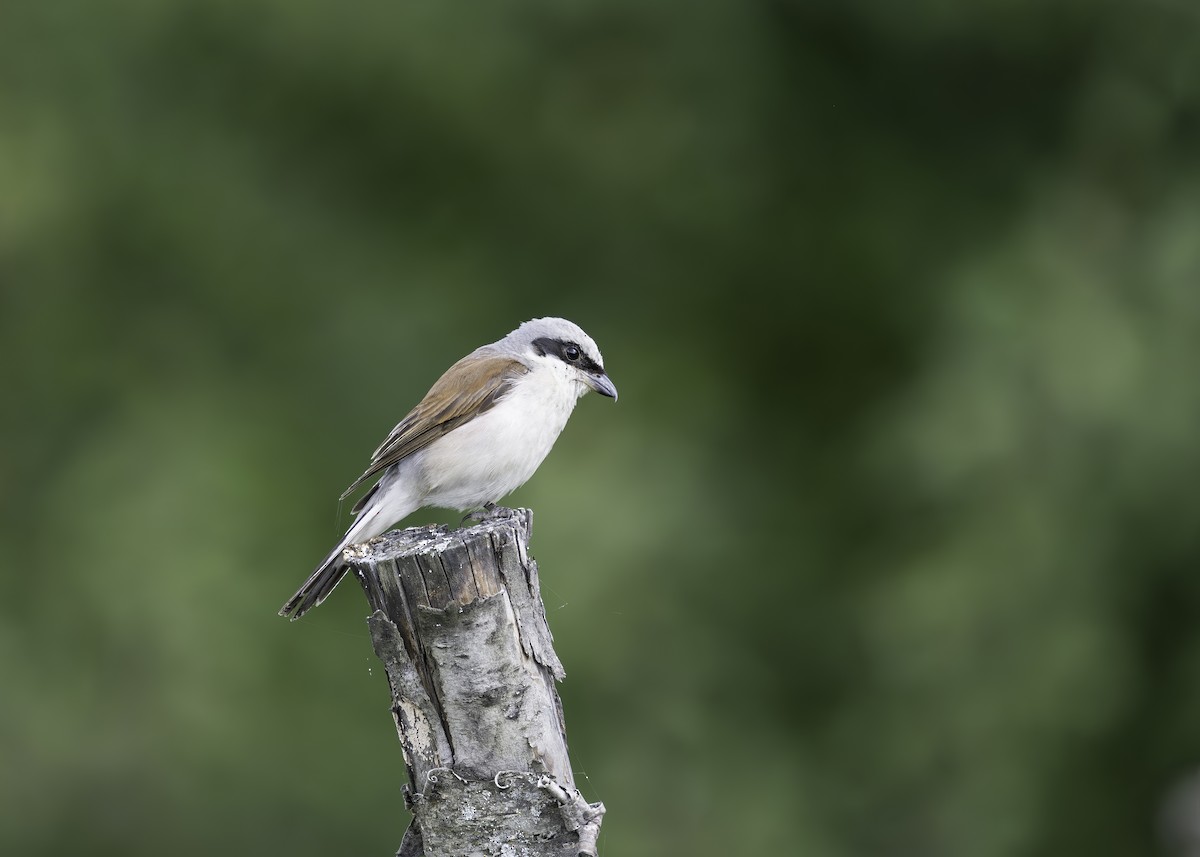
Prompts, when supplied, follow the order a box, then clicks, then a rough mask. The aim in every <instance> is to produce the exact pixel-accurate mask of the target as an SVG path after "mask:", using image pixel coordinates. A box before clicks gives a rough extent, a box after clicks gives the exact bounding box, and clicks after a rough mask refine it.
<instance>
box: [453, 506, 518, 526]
mask: <svg viewBox="0 0 1200 857" xmlns="http://www.w3.org/2000/svg"><path fill="white" fill-rule="evenodd" d="M515 514H517V513H516V511H515V510H514V509H508V508H505V507H504V506H497V505H496V504H495V503H484V504H483V508H482V509H476V510H475V511H473V512H468V513H467V514H466V515H464V516H463V519H462V522H463V523H464V524H465V523H466V522H467V521H474V522H475V523H477V524H482V523H483V522H484V521H502V520H505V519H507V518H511V517H513V516H514V515H515Z"/></svg>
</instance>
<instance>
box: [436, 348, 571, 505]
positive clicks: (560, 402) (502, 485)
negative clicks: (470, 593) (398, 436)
mask: <svg viewBox="0 0 1200 857" xmlns="http://www.w3.org/2000/svg"><path fill="white" fill-rule="evenodd" d="M565 370H566V367H565V366H564V367H562V371H560V370H559V369H558V368H557V367H555V366H553V365H546V364H539V365H537V366H535V367H534V369H533V370H532V371H530V372H529V373H528V374H526V375H523V376H522V377H521V378H520V380H518V381H517V382H516V383H515V385H514V386H513V389H512V391H511V392H510V393H509V394H508V395H506V396H505V397H504V399H502V400H501V401H500V403H499V404H497V405H496V406H495V407H493V408H492V409H491V410H489V411H487V412H486V413H484V414H482V415H480V416H478V417H476V418H475V419H473V420H471V421H470V422H467V423H464V424H463V425H461V426H459V427H458V428H456V429H455V430H454V431H452V432H450V433H449V434H447V435H446V436H445V437H443V438H441V439H440V440H437V441H435V442H434V443H433V444H431V445H430V446H429V447H428V448H427V449H426V450H425V451H424V455H423V456H422V461H421V475H422V481H423V482H424V483H425V484H426V485H427V486H428V494H427V495H426V497H425V505H429V506H439V507H442V508H446V509H473V508H477V507H479V506H482V505H483V504H485V503H494V502H496V501H498V500H500V499H501V498H503V497H505V496H506V495H508V494H510V493H512V492H513V491H515V490H516V489H517V488H519V487H520V486H521V485H524V484H525V482H526V481H527V480H528V479H529V477H530V476H532V475H533V473H534V471H535V470H537V468H538V465H540V464H541V463H542V461H543V460H544V459H545V458H546V456H547V455H548V454H549V452H550V449H551V448H552V447H553V446H554V441H556V440H558V436H559V434H561V433H562V430H563V428H564V427H565V426H566V424H567V418H568V417H570V416H571V411H573V410H574V409H575V403H576V402H577V401H579V397H580V396H582V395H583V393H584V392H585V390H586V388H585V387H583V385H582V384H581V383H580V382H578V381H577V380H575V379H574V378H573V377H571V376H570V375H569V374H568V373H567V372H566V371H565Z"/></svg>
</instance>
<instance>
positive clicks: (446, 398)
mask: <svg viewBox="0 0 1200 857" xmlns="http://www.w3.org/2000/svg"><path fill="white" fill-rule="evenodd" d="M528 371H529V370H528V369H526V368H525V366H523V365H522V364H521V363H519V362H517V361H516V360H513V359H512V358H509V357H494V356H489V355H477V354H468V355H467V356H466V357H464V358H463V359H462V360H459V361H458V362H457V363H455V364H454V365H453V366H451V367H450V368H449V369H447V370H446V373H445V374H444V375H442V377H441V378H439V379H438V380H437V383H435V384H434V385H433V387H431V388H430V390H429V392H428V393H426V394H425V398H424V399H422V400H421V401H420V403H419V404H418V405H417V406H416V407H415V408H413V409H412V410H411V411H409V412H408V415H407V416H406V417H405V418H404V419H402V420H400V422H399V423H398V424H397V426H396V427H395V428H394V429H392V433H391V434H389V435H388V436H387V439H386V440H385V441H384V442H383V443H381V444H380V445H379V449H377V450H375V454H374V455H372V456H371V466H370V467H368V468H367V470H366V472H365V473H363V475H362V476H360V477H358V478H357V479H355V480H354V484H353V485H351V486H350V487H349V488H347V489H346V491H345V493H343V494H342V499H343V500H344V499H346V497H347V496H349V495H350V494H351V493H352V492H353V491H354V489H355V488H357V487H358V486H360V485H362V484H363V483H364V482H366V481H367V480H368V479H370V478H371V477H372V476H375V475H377V474H379V473H382V472H383V471H384V470H386V469H387V468H389V467H391V466H392V465H393V464H395V463H397V462H398V461H402V460H403V459H405V458H407V457H408V456H410V455H412V454H413V453H414V452H416V451H417V450H419V449H423V448H425V447H426V446H428V445H429V444H431V443H433V442H434V441H435V440H437V439H438V438H439V437H441V436H442V435H444V434H446V433H447V432H449V431H452V430H454V429H455V428H457V427H458V426H460V425H462V424H463V423H465V422H468V421H469V420H472V419H474V418H475V417H477V416H479V415H480V414H482V413H485V412H487V411H488V410H490V409H491V408H492V407H494V406H495V404H496V403H497V402H498V401H500V399H502V398H503V397H504V394H505V393H507V392H508V391H509V389H510V388H511V387H512V384H513V382H514V381H515V380H516V379H517V378H519V377H521V376H522V375H524V374H525V373H526V372H528ZM369 496H370V492H368V494H367V497H369ZM367 497H363V498H362V500H359V502H358V503H356V504H355V506H354V509H353V511H354V512H356V513H357V512H358V511H360V510H361V509H362V506H363V504H364V502H365V501H366V499H367Z"/></svg>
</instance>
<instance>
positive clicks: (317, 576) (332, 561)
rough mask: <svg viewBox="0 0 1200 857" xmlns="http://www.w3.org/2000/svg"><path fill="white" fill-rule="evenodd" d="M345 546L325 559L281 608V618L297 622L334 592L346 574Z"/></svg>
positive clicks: (343, 544)
mask: <svg viewBox="0 0 1200 857" xmlns="http://www.w3.org/2000/svg"><path fill="white" fill-rule="evenodd" d="M345 546H346V545H345V543H342V544H340V545H338V546H337V549H336V550H334V552H333V553H331V554H330V555H329V556H327V557H325V561H324V562H323V563H321V564H320V565H319V566H317V570H316V571H314V572H313V573H312V576H311V577H309V578H308V580H306V581H304V585H303V586H301V587H300V588H299V589H297V590H296V594H295V595H293V596H292V597H291V598H289V599H288V602H287V604H284V605H283V607H281V608H280V610H279V615H280V616H290V617H291V618H292V621H295V620H296V619H299V618H300V617H301V616H303V615H304V614H305V613H307V612H308V611H309V610H311V609H312V608H314V607H316V606H317V605H318V604H320V603H321V602H322V601H324V600H325V598H326V596H328V595H329V593H330V592H333V588H334V587H335V586H337V585H338V583H339V582H341V579H342V577H343V576H344V575H345V574H346V564H345V563H344V562H343V561H342V549H343V548H344V547H345Z"/></svg>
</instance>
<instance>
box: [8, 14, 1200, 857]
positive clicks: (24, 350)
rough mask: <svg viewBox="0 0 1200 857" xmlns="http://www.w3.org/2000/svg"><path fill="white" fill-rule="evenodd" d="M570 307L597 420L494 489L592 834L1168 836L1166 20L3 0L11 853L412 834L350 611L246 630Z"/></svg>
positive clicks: (673, 849) (1180, 151)
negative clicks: (519, 514)
mask: <svg viewBox="0 0 1200 857" xmlns="http://www.w3.org/2000/svg"><path fill="white" fill-rule="evenodd" d="M548 314H554V315H563V316H566V317H568V318H571V319H573V320H574V321H576V322H578V323H579V324H581V325H582V326H583V327H584V328H585V329H586V330H588V331H589V333H591V334H592V335H593V336H594V338H595V339H596V340H597V342H598V343H599V344H600V347H601V348H602V349H603V351H604V356H605V359H606V363H607V365H608V368H609V370H610V373H611V375H612V377H613V379H614V380H615V382H616V383H617V385H618V387H619V388H620V390H621V400H620V402H619V403H618V404H616V405H613V404H612V403H611V402H609V401H607V400H604V399H600V398H599V397H596V396H592V397H589V398H587V399H585V400H584V401H583V402H582V403H581V404H580V406H579V408H578V409H577V411H576V414H575V417H574V418H573V420H572V423H571V425H570V426H569V427H568V429H567V431H566V432H565V433H564V435H563V437H562V438H561V440H560V441H559V443H558V446H557V448H556V449H555V451H554V453H553V454H552V455H551V456H550V458H549V459H548V461H547V463H546V464H545V465H544V466H543V468H542V469H541V471H540V472H539V473H538V474H537V476H536V477H535V478H534V479H533V480H532V481H531V482H530V484H528V485H527V486H526V487H525V488H523V489H522V490H521V491H520V492H518V493H517V494H516V495H514V497H513V499H512V503H514V504H522V505H528V506H530V507H532V508H533V509H534V510H535V512H536V519H535V529H534V542H533V548H534V552H535V554H536V556H537V557H538V560H539V563H540V565H541V569H542V576H543V581H544V595H545V597H546V601H547V608H548V611H549V617H550V622H551V626H552V628H553V630H554V632H555V635H556V641H557V645H558V650H559V654H560V656H561V657H562V659H563V661H564V663H565V664H566V667H567V671H568V678H567V681H566V683H565V684H564V685H563V686H562V694H563V697H564V701H565V706H566V715H567V723H568V731H569V737H570V740H571V747H572V758H573V762H574V764H575V765H576V766H577V768H578V770H579V772H580V773H579V780H580V784H581V786H582V788H583V790H584V793H585V795H586V797H588V798H589V799H591V800H603V801H604V802H605V803H606V804H607V806H608V808H609V816H608V818H607V820H606V822H605V825H604V834H603V838H602V840H601V851H602V853H603V854H606V855H610V857H611V856H612V855H629V857H641V855H677V854H688V855H694V857H708V855H714V857H715V855H729V854H792V853H794V854H803V855H820V857H843V855H845V857H859V855H922V857H942V856H943V855H944V857H964V855H965V857H993V855H995V857H1000V855H1047V857H1049V855H1056V857H1059V855H1064V854H1070V855H1091V857H1095V856H1096V855H1101V857H1104V855H1133V854H1153V853H1169V852H1170V849H1169V848H1167V847H1165V846H1164V845H1163V844H1162V837H1161V836H1160V833H1159V832H1158V831H1159V828H1161V827H1162V826H1163V825H1162V824H1161V822H1160V819H1161V814H1162V806H1163V802H1164V800H1165V799H1167V796H1168V795H1169V794H1170V793H1171V790H1172V789H1173V788H1174V787H1175V786H1176V784H1177V783H1179V782H1181V781H1182V779H1183V778H1185V777H1187V776H1188V775H1190V773H1191V772H1193V771H1195V770H1196V769H1197V766H1200V621H1198V619H1200V577H1198V575H1197V564H1198V561H1200V443H1198V431H1197V427H1198V426H1200V383H1198V380H1197V367H1198V365H1200V7H1197V6H1196V5H1195V4H1193V3H1191V2H1186V1H1185V0H1177V2H1169V0H1160V2H1146V3H1130V2H1125V3H1122V2H1082V0H1080V2H1071V0H1039V2H1032V0H1030V2H1018V0H983V2H975V3H960V4H953V3H946V2H934V1H933V0H916V2H911V3H904V4H900V3H882V2H874V3H872V2H866V0H851V1H850V2H846V0H841V2H808V3H803V2H788V0H769V2H745V0H741V2H735V1H734V0H713V2H706V3H684V2H673V3H672V2H663V3H644V2H630V0H608V2H595V0H566V2H559V3H532V2H524V0H518V2H510V3H481V4H474V3H465V4H455V3H447V2H436V3H432V2H371V0H365V2H352V3H348V4H333V3H311V2H296V0H290V1H289V2H284V0H236V2H235V0H204V2H200V0H192V1H191V2H188V0H181V2H169V3H154V2H147V0H109V2H105V3H87V2H74V0H57V2H46V3H36V2H33V1H32V0H9V2H7V3H5V4H4V6H3V8H2V9H0V340H2V342H3V345H2V346H0V347H2V348H3V355H0V356H2V360H3V362H2V363H0V377H3V378H4V385H3V389H4V393H5V397H4V405H3V408H2V409H0V426H2V432H3V434H2V437H3V453H2V454H0V555H2V557H3V564H4V567H5V569H6V573H5V575H4V581H5V584H4V592H3V596H2V597H0V852H3V853H5V854H13V855H16V854H37V855H42V854H89V855H108V854H113V855H135V856H136V855H160V854H163V853H171V854H177V855H201V854H212V853H222V854H231V855H242V854H245V855H251V854H253V855H271V854H284V853H287V854H291V855H309V854H313V855H315V854H359V855H371V854H374V855H385V854H389V853H391V852H392V850H393V849H394V848H395V847H396V845H397V844H398V843H399V840H400V835H401V832H402V830H403V827H404V824H405V819H404V816H403V810H402V805H401V796H400V789H401V786H402V783H403V767H402V762H401V758H400V751H399V745H398V743H397V742H396V739H395V735H394V732H393V728H392V725H391V721H390V718H389V714H388V696H387V690H386V686H385V680H384V677H383V674H382V671H381V669H380V668H379V666H378V665H377V664H376V662H375V660H374V657H373V655H372V653H371V648H370V644H369V641H368V638H367V633H366V627H365V623H364V621H363V619H364V617H365V615H366V604H365V601H364V599H363V598H362V596H361V594H360V592H359V591H358V590H357V589H356V587H355V586H354V585H353V584H349V585H346V586H344V587H342V588H341V589H339V590H338V591H337V592H336V593H335V595H334V597H333V598H331V599H330V601H329V602H327V603H326V605H325V606H323V607H321V608H320V609H319V610H317V611H315V612H314V613H312V614H311V615H310V617H308V618H306V619H304V620H303V621H302V622H299V623H295V624H289V623H287V622H285V621H283V620H282V619H279V618H278V617H277V616H276V615H275V611H276V610H277V609H278V607H279V605H280V604H281V603H282V602H283V600H284V599H285V598H286V597H287V596H288V595H290V594H291V593H292V591H293V589H294V588H295V587H296V586H297V585H298V584H299V582H300V581H301V580H303V579H304V577H305V576H306V575H307V574H308V573H309V571H310V570H311V568H312V566H313V565H314V563H315V562H316V561H317V560H318V559H319V558H320V557H321V556H322V555H323V554H324V553H325V552H326V551H327V550H328V548H329V547H330V546H331V544H333V543H334V542H335V540H336V539H337V537H338V536H339V535H340V533H341V532H342V529H343V528H344V527H345V525H346V524H347V523H348V515H347V508H343V509H342V513H341V517H340V518H339V516H338V504H337V496H338V494H339V493H340V492H341V490H342V489H343V488H344V487H345V485H347V484H348V483H349V482H350V481H351V480H352V479H353V478H354V477H356V476H357V475H358V474H359V473H360V472H361V470H362V469H363V467H364V466H365V464H366V461H367V459H368V456H369V454H370V452H371V450H372V449H373V448H374V447H375V445H376V444H377V443H378V442H379V440H380V439H382V437H383V436H384V434H385V433H386V432H387V431H388V430H389V429H390V428H391V426H392V425H393V424H394V423H395V421H396V420H397V419H398V418H399V417H400V416H401V415H402V414H403V413H404V412H405V411H406V410H407V409H408V408H409V407H410V406H411V405H412V404H414V403H415V402H416V401H417V399H418V398H419V397H420V396H421V395H422V394H423V393H424V392H425V390H426V389H428V387H429V385H430V384H431V383H432V382H433V381H434V380H435V378H436V377H437V375H438V374H439V373H440V372H441V371H442V370H443V369H444V368H445V367H446V366H448V365H449V364H450V363H451V362H452V361H453V360H455V359H457V358H458V357H459V356H461V355H462V354H464V353H466V352H467V351H468V350H470V349H471V348H474V347H475V346H477V345H479V344H481V343H483V342H488V341H491V340H493V339H496V338H498V337H499V336H501V335H503V334H504V333H506V332H507V331H509V330H510V329H512V328H513V327H514V326H515V325H516V324H517V323H519V322H521V321H523V320H525V319H527V318H531V317H534V316H539V315H548ZM348 505H349V504H347V507H348ZM456 519H457V516H456V515H454V514H453V513H439V512H429V513H427V514H426V513H423V514H422V515H421V516H415V517H414V518H413V519H412V521H413V522H417V523H419V522H424V521H428V520H445V521H453V520H456ZM1198 806H1200V804H1198ZM1177 814H1179V815H1180V817H1183V818H1186V817H1187V816H1188V814H1189V813H1188V811H1187V810H1186V808H1185V810H1183V811H1182V812H1181V813H1177ZM1197 817H1200V816H1197ZM1168 826H1169V825H1168Z"/></svg>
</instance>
